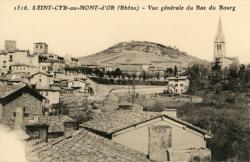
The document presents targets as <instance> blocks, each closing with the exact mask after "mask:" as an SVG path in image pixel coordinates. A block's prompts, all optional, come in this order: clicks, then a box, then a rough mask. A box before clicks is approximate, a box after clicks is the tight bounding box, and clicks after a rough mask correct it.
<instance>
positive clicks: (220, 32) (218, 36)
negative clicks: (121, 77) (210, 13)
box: [215, 18, 225, 42]
mask: <svg viewBox="0 0 250 162" xmlns="http://www.w3.org/2000/svg"><path fill="white" fill-rule="evenodd" d="M215 42H225V36H224V33H223V28H222V23H221V18H219V23H218V29H217V34H216V37H215Z"/></svg>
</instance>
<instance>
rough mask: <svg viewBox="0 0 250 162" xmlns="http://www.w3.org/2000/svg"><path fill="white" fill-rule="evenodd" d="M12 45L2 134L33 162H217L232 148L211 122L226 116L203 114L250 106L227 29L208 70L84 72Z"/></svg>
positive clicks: (100, 68) (44, 51)
mask: <svg viewBox="0 0 250 162" xmlns="http://www.w3.org/2000/svg"><path fill="white" fill-rule="evenodd" d="M4 43H5V44H4V50H0V74H1V75H0V125H2V126H3V127H6V128H7V129H9V130H10V131H15V132H17V133H18V135H19V136H20V140H22V141H25V145H26V152H27V157H26V158H27V161H31V162H33V161H34V162H38V161H39V162H40V161H44V162H49V161H67V162H70V161H72V162H75V161H79V162H80V161H86V162H87V161H88V162H95V161H96V162H97V161H98V162H101V161H103V162H107V161H113V162H117V161H119V162H122V161H124V162H125V161H126V162H128V161H131V162H136V161H137V162H138V161H139V162H143V161H145V162H146V161H148V162H149V161H152V162H153V161H155V162H167V161H171V162H179V161H190V162H191V161H192V162H193V161H197V162H198V161H204V162H210V161H213V159H216V158H219V157H218V155H216V153H218V152H219V151H221V152H223V151H225V150H226V149H220V147H223V148H224V145H223V144H222V145H220V147H219V146H218V147H217V145H215V144H214V143H216V141H217V140H220V139H221V138H223V137H222V133H221V132H219V131H220V128H219V127H217V126H218V125H216V124H217V123H216V120H217V116H216V115H214V116H213V115H210V114H206V113H208V111H207V110H209V112H214V111H216V113H217V111H218V112H220V109H218V110H217V109H212V110H211V107H209V108H208V109H205V108H204V107H208V106H212V107H213V106H215V107H216V105H220V106H219V107H223V106H221V105H224V106H225V105H226V106H228V105H229V106H232V105H234V106H235V105H236V107H237V106H241V107H245V106H249V103H250V100H248V98H247V96H248V89H249V85H250V84H249V82H250V81H249V80H248V76H249V68H250V66H248V65H243V64H242V65H240V64H239V60H238V58H237V57H227V56H225V38H224V35H223V31H222V23H221V20H219V25H218V31H217V34H216V38H215V40H214V59H213V61H212V62H211V63H209V64H206V65H197V64H193V65H189V66H172V67H167V68H165V67H157V66H156V65H153V64H135V63H123V64H119V65H112V66H111V65H108V64H105V65H100V64H95V63H91V62H90V63H89V64H81V62H80V61H79V59H78V58H77V57H72V56H71V55H69V54H66V55H65V56H62V55H59V54H55V53H52V52H49V45H48V44H47V43H46V42H36V43H34V46H33V47H34V48H33V50H32V51H30V50H23V49H18V46H17V42H16V41H15V40H6V41H5V42H4ZM20 43H21V42H20ZM154 46H156V47H158V46H160V45H158V44H155V45H154ZM140 50H141V49H140ZM143 50H144V51H146V52H148V50H149V49H143ZM173 50H175V49H173ZM131 59H132V58H131ZM231 90H232V92H231ZM229 91H230V93H229ZM225 94H227V95H225ZM229 94H230V95H229ZM242 95H245V96H242ZM213 96H214V97H213ZM244 97H246V98H245V99H244V101H243V99H242V98H244ZM204 105H205V106H204ZM197 107H198V108H197ZM202 108H203V109H205V110H204V112H203V110H200V109H202ZM221 109H222V108H221ZM210 110H211V111H210ZM244 111H245V109H243V108H241V110H240V112H244ZM247 112H249V109H248V111H246V113H247ZM202 113H203V114H202ZM216 113H214V114H216ZM222 113H224V115H225V112H222ZM230 113H231V112H230ZM241 114H242V115H244V114H245V113H241ZM194 115H196V116H194ZM217 115H221V114H217ZM198 116H199V117H198ZM241 119H245V118H241ZM218 120H220V119H218ZM216 128H217V129H216ZM220 133H221V134H220ZM246 138H247V139H248V136H246ZM235 141H236V140H235ZM226 144H228V143H226ZM239 144H240V143H239ZM235 145H237V144H235ZM230 146H231V145H230ZM232 149H234V148H232ZM239 150H240V149H239ZM221 152H219V153H221ZM219 153H218V154H219ZM225 154H226V153H225ZM239 155H240V154H239ZM213 156H215V157H213ZM226 156H227V157H226ZM225 158H227V160H236V161H237V158H239V157H238V155H237V156H234V155H233V154H232V157H230V158H229V155H228V154H227V155H225ZM217 160H218V159H217ZM0 161H1V160H0ZM218 161H219V160H218Z"/></svg>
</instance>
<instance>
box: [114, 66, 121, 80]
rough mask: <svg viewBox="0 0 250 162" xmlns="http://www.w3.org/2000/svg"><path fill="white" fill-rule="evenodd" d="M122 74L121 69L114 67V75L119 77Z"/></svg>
mask: <svg viewBox="0 0 250 162" xmlns="http://www.w3.org/2000/svg"><path fill="white" fill-rule="evenodd" d="M121 76H122V71H121V69H120V68H116V69H115V71H114V77H115V78H116V77H118V78H120V77H121Z"/></svg>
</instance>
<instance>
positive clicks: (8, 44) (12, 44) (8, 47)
mask: <svg viewBox="0 0 250 162" xmlns="http://www.w3.org/2000/svg"><path fill="white" fill-rule="evenodd" d="M4 43H5V45H4V50H5V51H6V52H9V51H15V50H17V48H16V41H13V40H5V42H4Z"/></svg>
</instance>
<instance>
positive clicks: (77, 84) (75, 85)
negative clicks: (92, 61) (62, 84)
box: [68, 80, 86, 92]
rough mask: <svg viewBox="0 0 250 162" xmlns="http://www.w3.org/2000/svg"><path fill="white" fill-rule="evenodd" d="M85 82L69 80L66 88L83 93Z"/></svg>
mask: <svg viewBox="0 0 250 162" xmlns="http://www.w3.org/2000/svg"><path fill="white" fill-rule="evenodd" d="M85 87H86V82H85V81H84V80H70V81H68V88H70V89H74V90H77V91H79V92H84V89H85Z"/></svg>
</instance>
